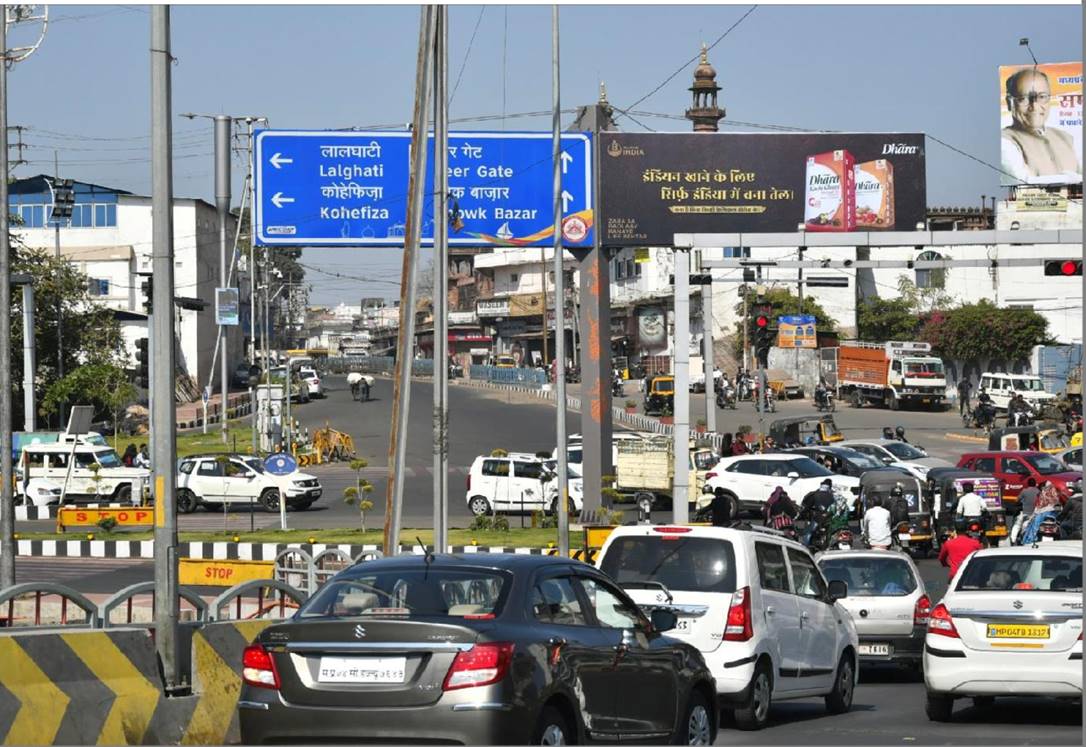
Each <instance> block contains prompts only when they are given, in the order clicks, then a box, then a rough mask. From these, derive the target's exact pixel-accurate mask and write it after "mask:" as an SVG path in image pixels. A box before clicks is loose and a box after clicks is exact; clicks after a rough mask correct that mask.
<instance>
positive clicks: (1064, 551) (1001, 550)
mask: <svg viewBox="0 0 1086 747" xmlns="http://www.w3.org/2000/svg"><path fill="white" fill-rule="evenodd" d="M1082 551H1083V543H1082V540H1058V541H1056V542H1038V543H1037V544H1036V545H1015V546H1011V547H988V548H984V549H982V550H977V551H976V552H975V553H973V556H974V557H978V558H979V557H986V556H991V555H1061V556H1067V557H1076V558H1081V557H1082Z"/></svg>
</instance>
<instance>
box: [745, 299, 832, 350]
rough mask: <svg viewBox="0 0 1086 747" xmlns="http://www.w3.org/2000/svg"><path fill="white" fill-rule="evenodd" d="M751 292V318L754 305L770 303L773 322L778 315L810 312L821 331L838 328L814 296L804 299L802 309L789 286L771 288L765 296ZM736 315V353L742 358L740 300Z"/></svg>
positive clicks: (830, 330) (751, 331)
mask: <svg viewBox="0 0 1086 747" xmlns="http://www.w3.org/2000/svg"><path fill="white" fill-rule="evenodd" d="M747 292H748V294H749V314H750V318H751V320H753V319H754V317H755V313H754V307H755V306H762V305H768V306H772V307H773V313H772V315H771V316H772V318H773V320H774V322H773V323H776V322H775V320H776V318H777V317H778V316H793V315H796V314H809V315H811V316H813V317H814V318H815V324H816V325H817V327H818V330H819V331H821V332H833V331H835V330H836V329H837V322H836V320H834V318H833V317H831V316H830V315H829V314H827V313H826V310H825V309H823V308H822V307H821V306H820V305H819V304H818V302H817V301H815V300H814V299H813V298H804V299H803V309H802V311H801V310H800V305H799V297H798V296H796V295H794V294H793V293H792V291H790V290H789V289H787V288H769V289H768V290H767V291H766V293H765V295H764V296H758V297H755V296H754V291H753V289H751V288H748V289H747ZM735 315H736V316H737V317H738V318H739V321H737V322H736V323H735V343H734V344H735V354H736V357H739V358H741V357H742V355H743V303H742V302H740V303H738V304H736V306H735ZM749 335H753V329H752V328H748V336H749Z"/></svg>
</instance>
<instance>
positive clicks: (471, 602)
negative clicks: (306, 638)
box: [298, 567, 509, 618]
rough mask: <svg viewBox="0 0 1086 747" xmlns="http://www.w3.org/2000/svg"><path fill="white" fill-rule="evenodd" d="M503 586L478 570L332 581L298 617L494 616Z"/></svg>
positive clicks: (501, 576) (502, 578) (400, 572)
mask: <svg viewBox="0 0 1086 747" xmlns="http://www.w3.org/2000/svg"><path fill="white" fill-rule="evenodd" d="M508 585H509V584H508V574H505V573H502V572H500V571H491V570H487V569H482V568H464V569H458V568H433V567H431V568H430V569H426V568H421V567H420V568H419V569H418V570H415V569H411V570H405V569H403V568H402V567H400V568H396V569H391V568H390V569H388V570H379V571H375V572H372V573H361V574H358V575H355V576H351V577H349V578H342V577H341V578H336V579H333V580H332V581H331V582H329V583H328V584H327V585H325V586H324V587H322V588H321V590H320V591H318V592H317V593H316V594H315V595H314V596H313V597H312V598H311V599H310V600H309V601H308V602H306V603H305V605H303V606H302V608H301V609H300V610H298V616H299V617H306V618H315V617H322V618H327V617H380V616H395V617H403V616H409V617H414V616H418V617H459V618H463V617H468V616H479V615H485V616H496V615H498V614H500V612H501V607H502V604H503V603H504V601H505V597H506V596H507V593H506V589H507V587H508Z"/></svg>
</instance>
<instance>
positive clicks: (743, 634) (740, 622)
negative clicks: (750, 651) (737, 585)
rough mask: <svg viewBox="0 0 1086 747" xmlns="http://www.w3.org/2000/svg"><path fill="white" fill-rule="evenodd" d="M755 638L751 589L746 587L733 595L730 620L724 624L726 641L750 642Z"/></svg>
mask: <svg viewBox="0 0 1086 747" xmlns="http://www.w3.org/2000/svg"><path fill="white" fill-rule="evenodd" d="M753 637H754V626H753V618H752V615H751V611H750V587H749V586H744V587H743V588H742V589H739V590H738V591H736V592H735V593H734V594H732V604H731V606H730V607H728V620H727V622H726V623H725V624H724V640H725V641H749V640H750V639H751V638H753Z"/></svg>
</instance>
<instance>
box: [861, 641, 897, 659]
mask: <svg viewBox="0 0 1086 747" xmlns="http://www.w3.org/2000/svg"><path fill="white" fill-rule="evenodd" d="M892 652H893V647H892V646H890V644H889V643H861V644H860V656H889V655H890V654H891V653H892Z"/></svg>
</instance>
